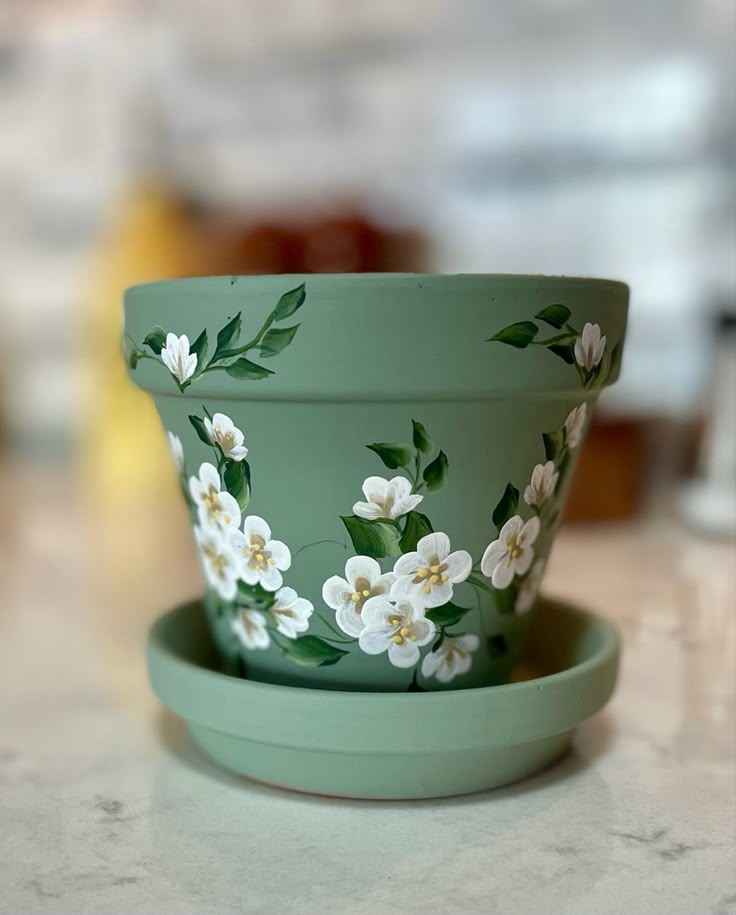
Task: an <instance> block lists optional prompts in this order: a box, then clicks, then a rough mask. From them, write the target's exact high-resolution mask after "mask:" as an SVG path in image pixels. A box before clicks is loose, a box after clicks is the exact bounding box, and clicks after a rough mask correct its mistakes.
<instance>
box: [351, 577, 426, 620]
mask: <svg viewBox="0 0 736 915" xmlns="http://www.w3.org/2000/svg"><path fill="white" fill-rule="evenodd" d="M421 590H422V586H421V584H416V585H415V584H414V581H413V579H412V577H411V576H410V575H400V576H398V578H397V579H396V581H395V582H394V583H393V584H392V585H391V592H390V596H391V600H396V601H399V600H414V598H415V596H416V595H417V594H420V593H421ZM373 599H374V598H371V600H373ZM369 603H370V600H369V601H366V604H365V606H366V607H367V606H368V604H369ZM363 613H365V607H363Z"/></svg>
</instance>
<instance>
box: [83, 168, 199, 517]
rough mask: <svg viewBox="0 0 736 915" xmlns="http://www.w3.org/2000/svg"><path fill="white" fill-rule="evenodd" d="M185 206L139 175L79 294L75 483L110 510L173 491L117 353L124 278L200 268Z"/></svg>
mask: <svg viewBox="0 0 736 915" xmlns="http://www.w3.org/2000/svg"><path fill="white" fill-rule="evenodd" d="M196 234H197V233H196V230H195V227H194V225H193V222H192V219H191V217H190V216H189V215H188V212H187V208H186V206H185V205H184V204H183V203H182V202H181V201H179V200H177V198H176V197H175V196H174V195H173V194H171V193H169V192H168V191H167V190H166V189H165V188H164V187H163V186H161V185H158V184H156V183H153V182H140V183H139V184H137V185H135V186H134V187H132V188H131V189H130V190H129V191H128V192H127V193H125V194H124V195H123V198H122V200H121V201H120V202H118V203H117V204H116V206H115V209H114V211H113V217H112V219H111V221H110V226H109V229H108V230H107V231H106V233H105V234H104V237H103V238H102V239H101V241H100V244H99V249H98V252H97V255H96V263H95V264H94V274H93V276H94V279H93V282H92V283H91V287H90V290H89V294H88V295H86V296H85V297H84V298H83V308H84V320H83V321H82V327H83V328H84V334H85V339H84V341H83V346H82V350H83V353H84V354H85V359H86V364H85V365H84V369H85V374H86V378H87V382H88V383H87V397H86V405H87V410H86V412H85V418H84V427H83V430H82V443H81V448H80V449H79V455H80V458H79V460H80V464H81V473H82V478H83V487H82V491H83V492H84V493H85V496H86V497H87V498H88V499H89V503H90V507H93V508H95V509H97V508H99V510H100V512H101V513H103V514H107V515H108V516H109V517H112V516H114V515H115V514H116V513H117V512H119V511H121V510H123V509H127V508H133V509H134V507H135V505H141V504H142V503H144V502H146V503H148V504H151V500H152V499H153V498H154V497H155V500H156V503H155V504H156V505H157V506H161V505H162V501H163V499H165V500H166V505H167V506H168V505H170V504H171V502H174V501H175V500H177V499H178V498H179V497H178V495H177V487H178V482H177V480H176V477H175V473H174V470H173V465H172V462H171V459H170V457H169V455H168V444H167V441H166V436H165V435H164V434H163V431H162V429H161V423H160V421H159V419H158V416H157V415H156V411H155V410H154V407H153V402H152V401H151V400H150V398H149V397H148V396H147V395H146V394H144V393H143V392H142V391H139V390H138V389H137V388H135V387H134V386H133V385H132V383H131V382H130V381H129V379H128V377H127V373H126V367H125V362H124V358H123V354H122V342H121V341H122V328H123V307H122V297H123V291H124V289H125V288H126V286H130V285H131V284H134V283H143V282H148V281H151V280H160V279H168V278H171V277H178V276H192V275H196V274H197V273H198V272H199V266H200V264H201V263H202V260H201V254H200V251H201V246H200V245H199V244H198V242H197V238H196Z"/></svg>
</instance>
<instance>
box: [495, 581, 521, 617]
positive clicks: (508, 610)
mask: <svg viewBox="0 0 736 915" xmlns="http://www.w3.org/2000/svg"><path fill="white" fill-rule="evenodd" d="M518 590H519V589H518V587H514V586H511V587H509V588H503V589H502V590H501V591H495V590H494V592H493V599H494V601H495V603H496V610H497V611H498V612H499V613H502V614H503V615H504V616H510V615H511V614H512V613H513V612H514V605H515V603H516V594H517V592H518Z"/></svg>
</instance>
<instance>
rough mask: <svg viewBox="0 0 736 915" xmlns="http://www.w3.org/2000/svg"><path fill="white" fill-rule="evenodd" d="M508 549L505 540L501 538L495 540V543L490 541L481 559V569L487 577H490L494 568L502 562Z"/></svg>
mask: <svg viewBox="0 0 736 915" xmlns="http://www.w3.org/2000/svg"><path fill="white" fill-rule="evenodd" d="M507 553H508V550H507V549H506V543H505V541H501V540H500V539H498V540H494V541H493V543H489V544H488V546H487V547H486V549H485V552H484V553H483V558H482V559H481V561H480V570H481V572H482V573H483V574H484V575H485V577H486V578H490V577H491V575H492V574H493V570H494V569H495V568H496V566H497V565H498V564H499V562H502V561H503V559H504V557H505V556H506V554H507Z"/></svg>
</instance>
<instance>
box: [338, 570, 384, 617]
mask: <svg viewBox="0 0 736 915" xmlns="http://www.w3.org/2000/svg"><path fill="white" fill-rule="evenodd" d="M353 588H354V589H355V590H354V591H346V592H345V599H346V600H351V601H352V602H353V605H354V607H355V611H356V613H360V612H361V610H362V609H363V604H364V603H365V602H366V601H367V600H368V598H369V597H375V596H376V594H383V588H380V587H378V588H372V587H371V583H370V582H369V581H368V579H367V578H365V577H363V576H362V575H360V576H358V578H356V579H355V580H354V581H353Z"/></svg>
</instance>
